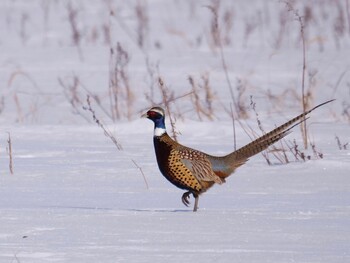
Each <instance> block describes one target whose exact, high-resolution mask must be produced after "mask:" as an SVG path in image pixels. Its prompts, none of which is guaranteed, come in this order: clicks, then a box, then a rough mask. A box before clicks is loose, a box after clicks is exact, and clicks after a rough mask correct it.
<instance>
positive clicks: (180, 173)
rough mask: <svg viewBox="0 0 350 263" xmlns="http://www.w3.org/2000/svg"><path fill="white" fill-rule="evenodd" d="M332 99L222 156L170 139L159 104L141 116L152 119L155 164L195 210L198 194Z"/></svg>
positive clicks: (222, 180)
mask: <svg viewBox="0 0 350 263" xmlns="http://www.w3.org/2000/svg"><path fill="white" fill-rule="evenodd" d="M331 101H333V100H329V101H326V102H324V103H322V104H319V105H317V106H316V107H314V108H312V109H311V110H309V111H306V112H305V113H302V114H300V115H299V116H297V117H295V118H293V119H291V120H289V121H288V122H286V123H284V124H283V125H281V126H279V127H277V128H276V129H274V130H272V131H270V132H269V133H266V134H265V135H263V136H261V137H259V138H258V139H256V140H254V141H253V142H251V143H249V144H247V145H246V146H244V147H242V148H240V149H238V150H236V151H234V152H232V153H230V154H228V155H225V156H221V157H217V156H212V155H209V154H206V153H203V152H201V151H198V150H195V149H191V148H189V147H186V146H183V145H181V144H179V143H177V142H176V141H174V140H173V139H172V138H170V136H169V135H168V134H167V132H166V128H165V112H164V110H163V109H162V108H161V107H153V108H151V109H150V110H148V111H147V112H146V113H145V114H143V115H142V117H146V118H148V119H150V120H152V121H153V122H154V137H153V142H154V149H155V152H156V157H157V162H158V167H159V170H160V171H161V173H162V174H163V175H164V177H165V178H166V179H168V180H169V181H170V182H171V183H172V184H174V185H175V186H177V187H179V188H181V189H184V190H187V192H185V193H184V194H183V195H182V202H183V203H184V205H186V206H189V204H190V202H189V197H190V194H192V195H193V197H194V198H195V203H194V208H193V211H194V212H195V211H197V208H198V199H199V195H200V194H202V193H204V192H205V191H207V190H208V189H209V188H210V187H212V186H213V185H214V184H215V183H217V184H222V183H224V182H225V178H226V177H228V176H229V175H231V174H232V173H233V172H234V171H235V169H236V168H238V167H239V166H241V165H242V164H244V163H245V162H246V161H247V160H248V158H249V157H251V156H253V155H255V154H257V153H260V152H261V151H263V150H265V149H266V148H267V147H269V146H270V145H272V144H273V143H275V142H277V141H278V140H280V139H282V138H283V137H284V136H286V135H287V134H289V132H290V130H291V129H292V128H293V127H294V126H296V125H298V124H300V123H301V122H303V121H304V120H305V119H307V118H305V116H306V115H308V114H309V113H310V112H312V111H313V110H315V109H316V108H318V107H320V106H322V105H324V104H327V103H329V102H331Z"/></svg>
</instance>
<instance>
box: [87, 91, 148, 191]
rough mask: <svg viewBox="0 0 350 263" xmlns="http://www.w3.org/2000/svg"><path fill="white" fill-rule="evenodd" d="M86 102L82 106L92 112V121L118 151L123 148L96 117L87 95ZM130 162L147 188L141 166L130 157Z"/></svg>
mask: <svg viewBox="0 0 350 263" xmlns="http://www.w3.org/2000/svg"><path fill="white" fill-rule="evenodd" d="M86 102H87V106H84V107H83V109H84V110H87V111H89V112H90V113H91V114H92V119H93V120H94V122H95V123H96V124H97V126H98V127H100V128H101V129H102V130H103V133H104V135H105V136H107V137H108V138H109V139H110V140H111V141H112V142H113V144H114V145H115V146H116V147H117V149H118V150H119V151H121V150H123V147H122V145H121V144H120V143H119V142H118V141H117V139H116V138H115V136H114V135H113V134H112V132H111V131H109V130H108V128H107V127H106V126H105V125H103V123H102V122H101V121H100V120H99V119H98V118H97V116H96V113H95V111H94V109H93V108H92V105H91V101H90V96H89V95H88V96H87V98H86ZM131 162H132V163H133V164H134V166H135V167H136V168H137V169H138V170H139V171H140V173H141V175H142V177H143V180H144V182H145V185H146V188H147V189H149V187H148V182H147V179H146V176H145V174H144V173H143V170H142V168H141V167H140V166H139V165H138V164H137V163H136V161H135V160H133V159H131Z"/></svg>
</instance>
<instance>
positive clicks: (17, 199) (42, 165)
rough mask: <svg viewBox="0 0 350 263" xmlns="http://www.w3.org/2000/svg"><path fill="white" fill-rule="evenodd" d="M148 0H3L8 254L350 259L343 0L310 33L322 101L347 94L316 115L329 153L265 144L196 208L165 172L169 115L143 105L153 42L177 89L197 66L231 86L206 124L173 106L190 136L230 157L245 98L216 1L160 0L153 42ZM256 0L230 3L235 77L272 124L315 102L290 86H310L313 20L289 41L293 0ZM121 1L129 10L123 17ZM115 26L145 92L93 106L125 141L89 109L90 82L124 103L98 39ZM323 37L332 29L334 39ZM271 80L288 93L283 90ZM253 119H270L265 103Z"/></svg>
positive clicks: (2, 155)
mask: <svg viewBox="0 0 350 263" xmlns="http://www.w3.org/2000/svg"><path fill="white" fill-rule="evenodd" d="M137 2H138V1H115V2H114V1H105V2H102V1H101V2H99V1H95V2H91V3H93V4H91V3H90V2H89V3H90V4H89V5H87V4H86V2H85V1H70V2H69V1H51V2H49V1H39V0H30V1H24V0H22V1H1V2H0V13H1V15H0V17H1V20H0V21H1V23H0V30H1V31H0V32H1V35H2V36H3V37H1V39H0V47H1V49H2V52H1V53H0V66H1V74H0V83H1V87H0V99H1V100H0V109H1V111H0V124H1V126H0V262H1V263H2V262H21V263H27V262H203V263H205V262H249V263H250V262H350V246H349V244H350V175H349V171H350V151H349V148H350V146H347V149H343V150H340V149H339V148H338V145H337V142H336V140H335V136H338V137H339V139H340V141H341V142H342V143H343V144H345V143H347V142H350V127H349V120H348V119H346V115H344V114H343V110H344V109H346V105H349V104H350V103H349V101H350V93H349V83H350V74H348V70H349V68H350V61H349V59H348V58H349V57H350V54H349V50H350V49H349V48H350V41H349V39H350V36H345V37H343V38H341V39H339V40H338V41H339V43H338V44H337V43H336V39H337V38H336V37H335V36H334V35H333V34H334V32H333V31H334V30H333V27H332V23H333V20H332V18H334V17H336V16H337V14H338V13H337V10H338V9H337V6H336V5H335V4H332V2H329V3H328V5H327V3H326V2H322V3H321V4H320V5H314V8H313V11H314V12H315V14H316V15H315V17H316V18H320V17H321V15H320V14H323V15H324V16H323V17H324V20H322V19H319V20H315V21H313V23H312V25H310V26H309V27H310V31H308V32H309V34H310V36H308V39H309V40H310V41H309V42H310V43H308V67H309V73H310V72H311V73H315V75H314V78H313V79H312V82H310V83H312V84H310V83H309V84H308V85H314V86H313V87H314V88H313V89H314V92H313V100H312V103H313V105H316V104H317V103H321V102H323V101H325V100H328V99H331V98H336V99H337V100H336V101H335V102H333V103H331V104H329V105H326V106H324V107H322V108H319V109H317V110H316V111H315V112H313V113H312V114H311V118H310V120H309V121H308V127H309V132H310V139H311V140H312V142H314V143H315V145H316V148H317V150H318V151H320V152H322V153H323V158H322V159H318V158H315V157H312V159H311V160H309V161H306V162H303V161H298V162H297V161H295V160H294V159H293V156H292V155H289V158H290V160H291V162H290V163H288V164H284V165H281V164H279V163H278V161H277V160H276V159H273V158H272V161H273V165H270V166H269V165H267V164H266V161H265V160H264V158H263V157H262V156H261V155H257V156H254V157H252V158H251V159H250V160H249V161H248V162H247V163H246V164H245V165H244V166H242V167H240V168H239V169H238V170H237V171H236V173H235V174H234V175H232V176H231V177H230V178H228V180H227V183H226V184H224V185H221V186H215V187H213V188H212V189H211V190H209V191H208V192H207V193H205V194H203V195H202V196H201V197H200V200H199V211H198V212H197V213H193V212H192V209H191V207H190V208H187V207H184V206H183V204H182V203H181V195H182V193H183V191H182V190H179V189H177V188H175V187H174V186H172V185H171V184H170V183H168V182H167V181H166V180H165V179H164V178H163V177H162V176H161V174H160V172H159V170H158V167H157V165H156V160H155V156H154V153H153V145H152V136H153V125H152V123H151V122H150V121H149V120H146V119H140V118H139V116H140V113H141V112H142V111H144V110H145V109H147V108H148V107H150V106H151V105H150V102H149V101H147V99H146V98H145V96H144V94H145V93H149V92H150V88H149V87H150V86H151V85H152V80H151V79H150V75H149V72H147V69H146V64H145V53H146V54H147V56H148V59H149V60H150V61H151V63H152V64H153V65H156V64H158V73H159V74H160V75H161V76H162V78H163V79H164V81H165V83H166V84H167V85H168V86H169V88H170V89H171V90H172V91H174V92H175V93H176V95H182V94H185V93H186V92H189V91H190V89H191V87H190V86H189V83H188V80H187V77H188V75H192V76H193V77H194V78H195V79H196V80H197V81H198V82H200V79H201V76H202V75H203V73H205V72H206V73H208V74H209V75H210V84H211V86H212V89H213V91H214V93H215V98H216V100H215V102H214V107H215V116H214V120H213V121H210V120H208V119H204V120H203V121H200V120H199V119H198V118H197V114H196V113H195V111H194V108H193V104H192V102H191V100H190V99H184V100H177V101H176V102H175V103H174V105H173V106H172V107H173V110H174V111H176V112H179V116H178V117H179V118H178V119H177V120H176V128H177V130H178V131H180V132H181V135H179V140H180V142H181V143H183V144H185V145H188V146H190V147H193V148H196V149H199V150H202V151H205V152H207V153H210V154H214V155H223V154H225V153H228V152H230V151H232V150H233V135H232V121H231V119H230V116H229V114H227V112H226V111H225V109H227V108H229V105H230V102H231V101H230V100H231V98H230V95H229V90H228V88H227V82H226V79H225V74H224V71H223V69H222V64H221V59H220V55H219V52H218V50H217V49H215V48H213V47H211V44H210V40H209V39H208V38H209V36H210V19H211V13H210V12H209V11H208V10H207V9H206V8H204V7H203V6H204V5H208V4H210V3H209V2H206V1H188V2H187V1H144V3H146V8H147V10H148V15H149V32H148V37H147V43H146V47H145V49H144V50H143V51H140V48H138V47H137V45H136V44H135V41H134V37H135V35H136V33H135V32H136V29H135V28H136V24H137V20H136V19H135V13H134V12H135V10H134V7H135V6H136V5H137ZM246 2H247V1H243V0H242V1H235V3H231V1H221V9H220V10H229V9H230V8H231V9H232V10H234V14H235V16H234V17H235V20H234V27H233V29H232V35H231V37H232V40H234V41H233V43H232V44H231V45H229V46H225V48H224V52H225V56H226V57H227V58H228V60H227V64H228V70H229V76H230V78H231V80H232V82H233V83H234V85H236V80H237V79H241V80H242V81H243V82H244V83H246V84H247V91H246V94H245V97H244V98H243V100H244V101H246V104H247V105H249V97H250V95H253V96H254V101H255V102H256V105H257V106H256V107H257V111H258V112H259V119H260V120H261V121H262V124H263V126H264V129H265V130H270V129H273V128H274V127H275V126H276V125H278V124H281V123H283V122H284V121H286V120H287V119H288V118H291V117H293V116H295V115H296V114H298V113H300V112H301V109H300V105H299V104H298V100H297V99H295V95H293V94H291V93H290V90H293V89H295V90H296V93H297V94H299V92H300V83H301V82H300V81H301V65H302V64H301V56H300V54H301V51H300V46H299V45H297V44H296V43H297V42H298V37H296V36H298V32H299V31H298V25H297V23H296V22H295V21H293V17H289V20H288V23H287V29H286V34H285V36H284V41H283V43H282V47H281V48H279V49H276V48H275V47H273V42H274V39H275V38H276V36H277V33H278V29H279V26H278V25H279V19H280V14H283V13H281V12H282V11H281V10H283V9H284V8H285V7H284V6H283V4H281V3H279V2H277V1H258V0H254V1H249V3H250V4H247V3H246ZM47 3H49V4H47ZM68 3H71V4H72V5H73V7H74V8H75V7H76V8H78V10H79V12H78V18H77V19H78V27H79V29H80V30H82V32H84V35H83V36H84V37H83V39H82V42H81V46H80V48H81V50H80V52H81V55H79V51H78V48H77V46H76V45H73V44H72V40H71V31H70V26H69V23H68V22H67V20H68V18H67V17H68V15H67V5H68ZM302 3H303V1H297V2H296V4H298V5H301V6H302ZM311 3H314V2H313V1H311ZM109 5H110V6H112V7H113V8H115V12H116V14H118V17H119V20H115V19H109V17H108V14H109V11H110V10H109V8H108V6H109ZM45 10H46V11H45ZM301 10H302V9H301ZM327 12H328V13H327ZM45 14H46V15H45ZM257 14H262V16H263V17H264V21H265V22H264V23H262V26H261V27H258V29H257V30H255V31H253V33H252V34H251V35H250V36H249V38H248V39H246V38H245V37H244V27H245V25H247V23H248V22H249V21H251V20H252V19H254V17H255V15H257ZM287 14H288V13H287ZM327 19H328V20H327ZM21 21H22V22H21ZM23 21H24V22H23ZM116 21H122V23H120V22H116ZM105 23H107V24H108V23H110V25H111V28H112V33H111V36H112V42H113V43H116V42H117V41H118V42H120V43H121V44H122V46H124V47H125V48H126V49H127V51H128V52H129V53H130V54H131V61H130V65H129V66H128V73H129V76H130V84H131V86H132V87H133V92H134V96H135V101H134V103H133V112H132V115H131V118H130V119H127V118H126V117H123V118H122V119H121V120H119V121H116V122H115V123H113V121H112V120H111V119H110V118H108V116H106V115H105V114H104V113H103V111H101V109H99V108H98V107H97V104H96V102H95V101H93V107H94V108H95V109H96V112H97V115H98V117H99V118H100V119H101V120H102V121H103V123H105V125H106V127H107V128H108V129H109V130H110V131H111V132H112V133H113V134H114V136H115V137H116V138H117V140H118V142H119V143H120V144H121V145H122V146H123V150H118V149H117V148H116V147H115V145H114V144H113V143H112V142H111V141H110V140H109V138H107V137H106V136H104V134H103V131H102V130H101V128H100V127H98V126H97V125H96V124H95V123H93V122H92V121H91V115H90V113H89V112H87V111H84V110H83V109H82V105H86V102H85V98H86V94H87V91H86V90H88V91H90V92H91V93H93V94H95V95H97V96H99V97H100V98H101V99H102V101H103V103H105V105H109V104H108V103H109V99H108V81H109V76H108V74H109V73H108V71H109V62H110V61H109V48H110V47H109V46H108V45H106V44H104V41H103V37H102V33H100V35H99V37H97V39H96V40H95V41H93V40H91V38H89V37H88V36H89V34H90V33H91V30H92V29H93V28H94V27H96V28H101V27H102V25H104V24H105ZM23 24H24V30H23ZM21 25H22V27H21ZM121 25H124V26H125V27H124V28H123V26H121ZM21 28H22V29H21ZM98 32H99V31H98ZM317 37H319V38H320V39H322V40H319V41H320V42H322V41H324V42H322V43H324V47H323V48H324V50H323V51H320V50H319V47H318V44H319V43H320V42H317V39H318V38H317ZM315 39H316V40H315ZM155 42H159V43H160V46H161V48H156V47H155V44H154V43H155ZM113 45H114V44H113ZM337 45H338V46H337ZM155 68H157V67H156V66H155ZM158 73H156V76H157V74H158ZM73 76H77V77H78V78H79V80H80V81H81V83H82V85H83V86H84V87H85V88H86V89H84V88H82V87H81V86H79V87H78V91H77V95H78V96H79V102H78V103H77V105H78V107H77V108H76V109H74V108H72V106H71V104H70V102H69V90H65V89H64V88H63V87H62V86H61V85H60V84H59V81H58V79H59V78H60V79H61V80H63V81H65V83H69V82H70V81H72V79H73ZM155 86H156V85H155ZM155 90H156V88H155ZM268 91H270V92H271V93H272V95H275V96H276V97H278V98H279V99H276V100H273V99H271V98H270V99H269V96H268V95H267V94H268ZM155 93H156V95H155V99H156V100H157V101H158V100H159V99H160V95H159V92H158V91H155ZM67 94H68V97H67ZM159 101H160V100H159ZM108 107H109V106H106V108H108ZM244 123H246V124H247V125H249V126H251V127H255V130H256V131H258V130H259V129H258V128H257V127H256V120H255V113H254V112H252V111H251V110H250V116H249V118H248V119H247V120H244ZM168 128H169V124H168ZM236 130H237V135H236V136H237V142H238V146H239V147H240V146H243V145H244V144H246V143H248V142H249V141H250V139H249V137H248V136H247V135H246V134H245V132H244V131H243V129H242V128H241V127H240V126H239V125H237V126H236ZM8 133H9V134H10V135H11V141H12V150H13V161H14V174H13V175H11V174H10V172H9V169H8V164H9V158H8V153H7V149H6V147H8V146H7V139H8ZM293 139H296V141H297V142H298V145H299V147H301V145H302V141H301V138H300V131H299V128H294V130H293V133H292V134H291V135H289V136H288V137H287V141H292V140H293ZM306 153H307V154H310V155H311V156H313V154H312V151H311V150H308V151H306ZM134 162H135V163H136V164H137V165H138V166H139V167H141V168H142V171H143V173H144V175H145V178H146V180H147V183H148V185H149V188H147V186H146V184H145V181H144V179H143V177H142V174H141V173H140V170H139V169H138V168H137V167H136V166H135V164H134ZM191 201H192V202H193V199H191Z"/></svg>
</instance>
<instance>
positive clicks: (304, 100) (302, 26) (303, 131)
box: [284, 1, 309, 149]
mask: <svg viewBox="0 0 350 263" xmlns="http://www.w3.org/2000/svg"><path fill="white" fill-rule="evenodd" d="M284 3H285V5H286V6H287V9H288V11H289V12H292V13H293V15H294V16H295V18H296V19H297V21H298V23H299V26H300V37H301V44H302V62H303V68H302V76H301V97H302V107H303V112H306V110H307V105H308V104H309V103H308V100H307V99H308V97H307V96H305V73H306V43H305V41H306V40H305V23H304V18H303V17H302V16H301V15H300V14H299V10H297V9H294V7H293V5H292V3H291V2H290V1H285V2H284ZM302 121H303V122H302V123H301V125H300V128H301V134H302V138H303V142H304V148H305V149H307V147H308V136H307V128H306V127H307V126H306V119H305V118H303V119H302Z"/></svg>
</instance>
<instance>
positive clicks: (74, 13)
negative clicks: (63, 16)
mask: <svg viewBox="0 0 350 263" xmlns="http://www.w3.org/2000/svg"><path fill="white" fill-rule="evenodd" d="M67 12H68V21H69V24H70V27H71V30H72V40H73V43H74V45H76V47H77V49H78V54H79V58H80V60H83V59H84V58H83V53H82V50H81V35H82V34H81V33H80V30H79V29H78V21H77V20H78V10H77V9H75V8H73V6H72V3H71V2H68V4H67Z"/></svg>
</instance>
